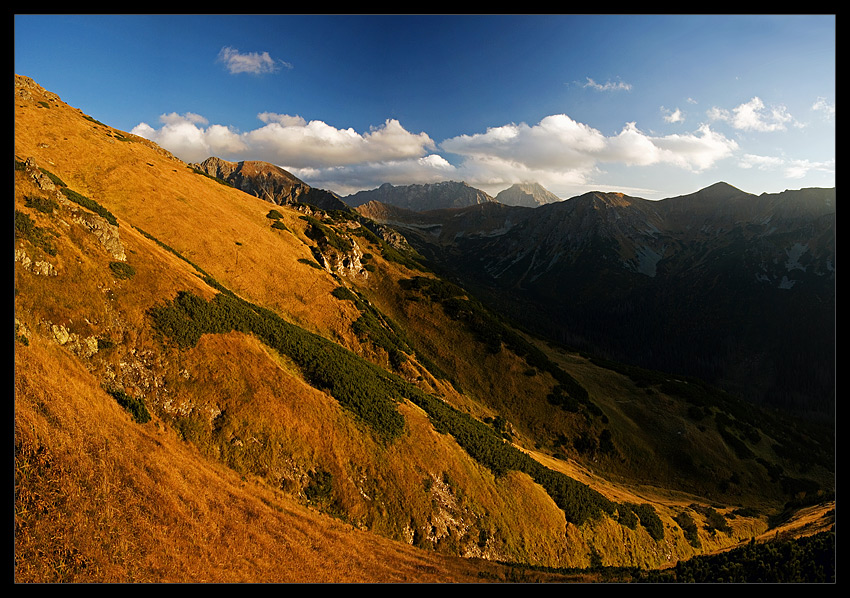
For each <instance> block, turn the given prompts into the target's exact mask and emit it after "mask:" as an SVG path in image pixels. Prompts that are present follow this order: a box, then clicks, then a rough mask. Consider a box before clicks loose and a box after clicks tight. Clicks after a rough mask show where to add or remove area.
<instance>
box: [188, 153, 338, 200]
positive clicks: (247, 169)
mask: <svg viewBox="0 0 850 598" xmlns="http://www.w3.org/2000/svg"><path fill="white" fill-rule="evenodd" d="M189 166H191V167H192V168H196V169H197V170H200V171H201V172H205V173H206V174H208V175H210V176H212V177H215V178H218V179H221V180H223V181H225V182H227V183H228V184H230V185H232V186H234V187H236V188H237V189H240V190H242V191H244V192H245V193H250V194H251V195H254V196H256V197H259V198H260V199H263V200H265V201H268V202H270V203H274V204H277V205H283V204H291V203H308V204H311V205H314V206H316V207H318V208H321V209H324V210H346V209H348V206H346V205H345V204H344V203H343V202H342V200H341V199H339V197H338V196H337V195H336V194H335V193H333V192H331V191H325V190H324V189H316V188H314V187H310V185H308V184H307V183H305V182H304V181H302V180H301V179H299V178H298V177H296V176H295V175H293V174H292V173H291V172H289V171H288V170H285V169H283V168H281V167H280V166H277V165H275V164H271V163H270V162H263V161H260V160H245V161H242V162H228V161H227V160H223V159H221V158H216V157H210V158H207V159H206V160H204V161H203V162H201V163H199V164H190V165H189Z"/></svg>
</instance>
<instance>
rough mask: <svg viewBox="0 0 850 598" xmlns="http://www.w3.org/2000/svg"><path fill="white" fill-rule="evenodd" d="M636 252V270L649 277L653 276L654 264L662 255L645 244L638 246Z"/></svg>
mask: <svg viewBox="0 0 850 598" xmlns="http://www.w3.org/2000/svg"><path fill="white" fill-rule="evenodd" d="M636 253H637V256H636V259H637V266H636V269H637V271H638V272H640V273H641V274H646V275H647V276H649V277H650V278H655V274H656V266H657V265H658V262H659V261H661V258H662V255H661V254H660V253H658V252H657V251H655V250H654V249H652V248H651V247H647V246H646V245H643V246H641V247H638V248H637V252H636Z"/></svg>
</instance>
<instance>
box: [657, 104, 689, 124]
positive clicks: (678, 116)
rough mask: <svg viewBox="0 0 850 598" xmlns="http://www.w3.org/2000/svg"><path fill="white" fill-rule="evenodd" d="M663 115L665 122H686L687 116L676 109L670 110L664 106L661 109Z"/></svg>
mask: <svg viewBox="0 0 850 598" xmlns="http://www.w3.org/2000/svg"><path fill="white" fill-rule="evenodd" d="M661 113H662V114H663V115H664V120H665V121H667V122H668V123H681V122H685V114H684V113H683V112H682V111H681V110H679V109H678V108H676V109H675V110H672V111H671V110H669V109H667V108H665V107H664V106H662V107H661Z"/></svg>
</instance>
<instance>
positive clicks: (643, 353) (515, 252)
mask: <svg viewBox="0 0 850 598" xmlns="http://www.w3.org/2000/svg"><path fill="white" fill-rule="evenodd" d="M358 210H359V211H360V213H361V214H363V215H364V216H368V217H370V218H372V219H374V220H376V221H379V222H383V223H386V224H390V225H392V226H394V227H395V228H397V229H398V230H399V231H401V232H402V233H403V234H404V235H405V237H406V238H407V239H408V240H409V241H410V242H411V243H412V244H413V245H414V246H415V247H416V248H417V250H418V251H420V252H421V253H422V254H423V255H426V256H427V257H428V258H429V259H430V260H431V261H432V262H433V263H434V264H437V265H439V267H440V268H441V271H442V272H443V273H444V274H446V275H449V276H451V277H453V279H455V280H457V281H460V282H462V284H464V285H467V286H469V287H471V288H474V289H475V291H476V292H477V293H478V294H479V295H480V296H481V297H489V300H490V302H491V304H492V305H498V306H499V307H500V309H501V310H502V311H503V313H505V314H506V315H510V316H511V317H512V318H513V319H514V320H516V321H517V322H519V323H522V324H523V325H524V326H528V327H530V329H532V330H534V331H535V332H536V333H537V334H544V335H545V336H546V337H547V338H550V339H551V340H553V341H556V342H559V343H562V344H564V345H567V346H572V347H574V348H579V349H582V350H589V351H594V352H596V353H598V354H600V355H605V356H607V357H609V358H613V359H618V360H624V361H627V362H629V363H634V364H638V365H641V366H643V367H649V368H653V369H659V370H664V371H673V372H679V373H681V374H686V375H694V376H698V377H700V378H703V379H705V380H708V381H710V382H712V383H715V384H718V385H720V386H721V387H723V388H726V389H727V390H729V391H734V392H736V393H738V394H741V395H743V396H746V397H748V398H749V399H750V400H753V401H755V402H758V403H761V404H765V405H769V406H772V407H779V406H781V407H785V408H790V409H795V410H796V411H798V412H801V413H808V414H819V415H825V416H830V415H831V414H832V412H833V410H834V407H835V404H834V376H835V369H834V365H835V353H834V349H835V308H836V306H835V189H801V190H798V191H786V192H783V193H777V194H762V195H758V196H757V195H753V194H750V193H745V192H743V191H740V190H739V189H736V188H735V187H733V186H731V185H728V184H726V183H717V184H715V185H712V186H710V187H708V188H705V189H702V190H700V191H697V192H695V193H693V194H689V195H684V196H680V197H672V198H669V199H664V200H658V201H651V200H645V199H640V198H636V197H629V196H626V195H623V194H620V193H601V192H593V193H587V194H585V195H582V196H579V197H575V198H571V199H569V200H566V201H562V202H557V203H552V204H549V205H544V206H541V207H538V208H535V209H527V208H512V207H507V206H504V205H500V204H488V205H482V206H477V207H469V208H465V209H462V210H451V211H428V212H424V213H414V212H410V211H403V210H399V209H387V208H385V207H383V206H379V205H375V204H367V205H364V206H360V207H359V208H358ZM789 314H798V315H797V316H795V317H791V318H789V317H788V315H789Z"/></svg>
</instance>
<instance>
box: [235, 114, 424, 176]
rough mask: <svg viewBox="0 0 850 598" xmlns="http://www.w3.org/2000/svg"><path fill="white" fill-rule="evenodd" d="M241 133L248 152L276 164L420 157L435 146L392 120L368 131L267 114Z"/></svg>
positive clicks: (333, 163) (320, 164)
mask: <svg viewBox="0 0 850 598" xmlns="http://www.w3.org/2000/svg"><path fill="white" fill-rule="evenodd" d="M265 118H266V119H267V120H266V125H265V126H263V127H260V128H259V129H255V130H253V131H250V132H248V133H246V134H245V135H244V140H245V142H246V143H247V144H248V145H249V146H250V148H251V152H252V153H254V154H256V155H262V156H265V157H264V158H263V159H264V160H267V161H269V162H274V163H275V164H286V165H288V166H292V167H296V168H305V167H311V166H312V167H330V166H344V165H351V164H361V163H368V162H384V161H394V160H404V159H411V158H420V157H422V156H423V155H425V154H426V153H427V151H428V150H429V149H431V148H433V147H434V142H433V141H432V140H431V138H430V137H429V136H428V135H427V134H426V133H419V134H413V133H410V132H409V131H407V130H405V129H404V127H402V126H401V123H399V121H397V120H395V119H387V120H386V121H385V122H384V124H383V125H382V126H380V127H373V128H372V129H370V130H369V132H367V133H362V134H361V133H358V132H357V131H355V130H354V129H352V128H348V129H337V128H335V127H332V126H330V125H328V124H327V123H324V122H322V121H318V120H313V121H309V122H306V121H304V120H303V119H301V120H300V121H299V120H298V117H285V118H284V117H281V116H280V115H277V116H275V117H274V118H272V117H269V116H268V113H266V116H265Z"/></svg>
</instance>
